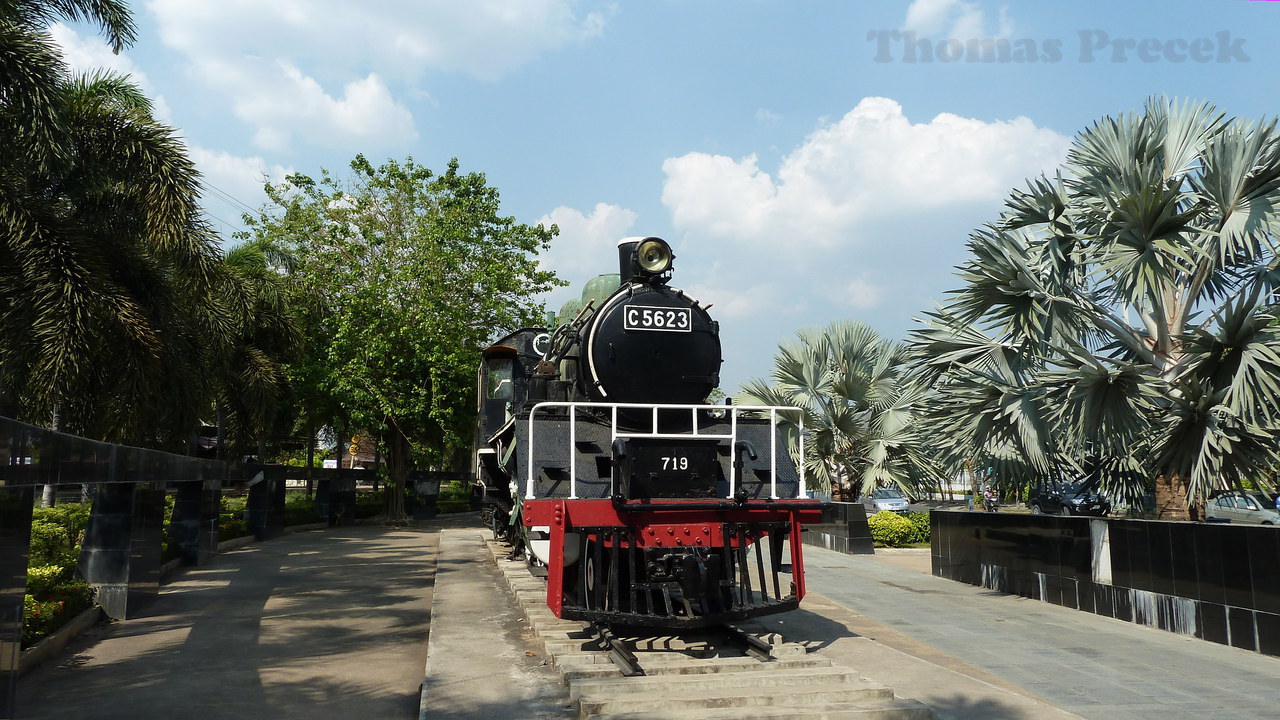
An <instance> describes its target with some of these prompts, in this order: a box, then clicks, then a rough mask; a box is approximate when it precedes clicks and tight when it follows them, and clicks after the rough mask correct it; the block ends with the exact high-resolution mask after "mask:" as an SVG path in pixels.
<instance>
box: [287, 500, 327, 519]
mask: <svg viewBox="0 0 1280 720" xmlns="http://www.w3.org/2000/svg"><path fill="white" fill-rule="evenodd" d="M322 519H323V518H321V517H320V516H319V515H317V514H316V507H315V500H314V499H313V498H309V497H307V494H306V493H298V492H295V493H289V494H287V495H285V496H284V524H285V525H309V524H311V523H316V522H320V521H321V520H322Z"/></svg>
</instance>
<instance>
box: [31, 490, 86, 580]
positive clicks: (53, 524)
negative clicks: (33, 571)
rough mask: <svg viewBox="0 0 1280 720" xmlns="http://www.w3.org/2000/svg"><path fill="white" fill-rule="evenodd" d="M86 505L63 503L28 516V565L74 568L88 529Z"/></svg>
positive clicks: (35, 511)
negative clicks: (29, 523)
mask: <svg viewBox="0 0 1280 720" xmlns="http://www.w3.org/2000/svg"><path fill="white" fill-rule="evenodd" d="M89 509H90V508H89V505H87V504H86V505H81V504H79V503H67V504H65V505H55V506H53V507H48V508H35V509H33V510H32V512H31V550H30V559H29V561H28V562H29V563H30V564H31V565H72V566H74V565H75V564H76V558H77V555H78V554H79V552H80V542H81V541H82V540H83V539H84V531H85V528H87V527H89Z"/></svg>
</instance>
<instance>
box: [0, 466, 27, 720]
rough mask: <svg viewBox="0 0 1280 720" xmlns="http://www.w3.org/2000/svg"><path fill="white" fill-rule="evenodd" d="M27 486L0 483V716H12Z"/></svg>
mask: <svg viewBox="0 0 1280 720" xmlns="http://www.w3.org/2000/svg"><path fill="white" fill-rule="evenodd" d="M34 502H35V488H34V487H32V486H31V485H19V486H11V487H4V486H0V717H14V716H15V714H16V713H15V712H14V704H15V693H16V692H17V687H18V660H19V658H20V657H21V651H22V597H23V595H25V594H26V591H27V556H28V553H29V552H30V549H31V506H32V503H34Z"/></svg>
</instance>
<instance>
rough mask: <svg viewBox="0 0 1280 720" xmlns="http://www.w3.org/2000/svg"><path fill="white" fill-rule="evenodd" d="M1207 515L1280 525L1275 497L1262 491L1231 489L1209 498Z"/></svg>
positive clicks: (1229, 520) (1220, 518)
mask: <svg viewBox="0 0 1280 720" xmlns="http://www.w3.org/2000/svg"><path fill="white" fill-rule="evenodd" d="M1204 514H1205V516H1206V517H1209V518H1215V519H1217V520H1220V521H1222V520H1225V521H1227V522H1238V523H1254V524H1256V525H1280V510H1276V501H1275V498H1274V497H1270V496H1268V495H1267V494H1266V493H1261V492H1253V491H1248V492H1240V491H1238V490H1229V491H1227V492H1224V493H1219V494H1218V495H1215V496H1214V497H1212V498H1210V499H1209V502H1208V503H1206V504H1205V506H1204Z"/></svg>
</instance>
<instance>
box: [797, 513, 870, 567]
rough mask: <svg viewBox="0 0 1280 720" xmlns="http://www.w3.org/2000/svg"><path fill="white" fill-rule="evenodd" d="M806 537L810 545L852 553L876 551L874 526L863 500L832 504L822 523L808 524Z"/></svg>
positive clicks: (868, 553) (805, 539) (861, 553)
mask: <svg viewBox="0 0 1280 720" xmlns="http://www.w3.org/2000/svg"><path fill="white" fill-rule="evenodd" d="M803 538H804V543H805V544H806V545H813V546H815V547H821V548H826V549H828V550H835V551H836V552H842V553H846V554H848V555H870V554H872V553H874V552H875V547H874V545H873V544H872V541H871V527H870V526H869V525H867V509H866V508H865V507H863V505H862V503H843V502H838V503H831V507H830V508H829V509H828V510H827V512H826V513H825V514H824V516H823V518H822V522H821V523H817V524H813V525H806V526H805V528H804V535H803Z"/></svg>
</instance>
